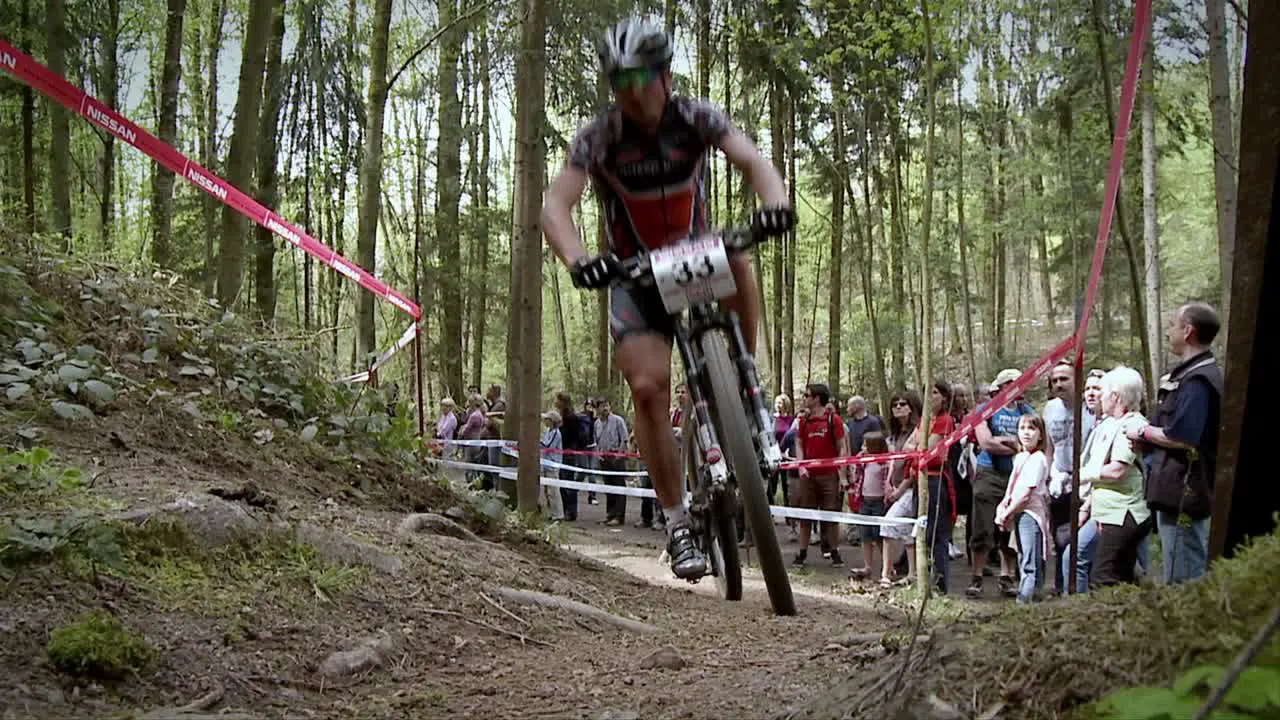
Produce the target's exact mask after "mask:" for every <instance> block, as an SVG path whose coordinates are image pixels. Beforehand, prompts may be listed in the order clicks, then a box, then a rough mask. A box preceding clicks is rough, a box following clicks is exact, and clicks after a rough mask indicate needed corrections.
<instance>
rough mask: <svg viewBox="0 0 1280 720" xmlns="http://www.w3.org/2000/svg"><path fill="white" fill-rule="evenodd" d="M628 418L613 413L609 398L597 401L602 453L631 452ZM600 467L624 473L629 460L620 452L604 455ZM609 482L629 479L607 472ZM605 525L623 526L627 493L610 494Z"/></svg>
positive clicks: (619, 483)
mask: <svg viewBox="0 0 1280 720" xmlns="http://www.w3.org/2000/svg"><path fill="white" fill-rule="evenodd" d="M628 437H629V434H628V431H627V421H626V420H623V419H622V416H621V415H614V414H613V407H612V406H611V405H610V404H609V400H608V399H606V398H598V399H597V400H596V450H598V451H599V452H601V453H625V452H626V451H627V439H628ZM600 469H601V470H607V471H610V472H622V471H625V470H626V469H627V466H626V459H625V458H623V457H619V456H616V455H613V456H610V455H601V456H600ZM602 477H603V478H604V483H605V484H606V485H614V486H617V487H626V484H627V481H626V478H625V477H624V476H622V475H604V476H602ZM604 506H605V524H606V525H610V526H616V525H622V524H623V523H625V522H626V520H627V518H626V515H627V496H626V495H617V494H613V493H610V494H609V497H607V498H605V504H604Z"/></svg>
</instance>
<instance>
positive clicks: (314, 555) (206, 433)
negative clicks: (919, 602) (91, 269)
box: [0, 415, 901, 718]
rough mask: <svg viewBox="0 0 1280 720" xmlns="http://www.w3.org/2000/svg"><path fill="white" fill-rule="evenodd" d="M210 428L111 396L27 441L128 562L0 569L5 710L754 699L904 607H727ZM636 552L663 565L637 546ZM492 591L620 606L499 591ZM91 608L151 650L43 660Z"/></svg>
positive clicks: (644, 705)
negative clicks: (111, 400)
mask: <svg viewBox="0 0 1280 720" xmlns="http://www.w3.org/2000/svg"><path fill="white" fill-rule="evenodd" d="M159 427H165V428H167V429H168V430H167V432H166V431H160V429H159ZM217 434H218V433H217V431H215V430H212V429H202V428H200V427H196V426H194V425H192V424H187V423H183V422H180V421H178V420H176V419H174V418H169V419H165V418H154V419H153V420H152V421H148V420H147V419H145V418H142V417H127V416H124V415H120V416H117V417H115V418H112V419H111V421H110V422H107V421H104V422H103V423H101V425H99V426H95V427H92V428H86V427H82V428H79V429H77V430H76V431H75V432H73V433H63V432H60V431H56V430H55V431H54V432H52V433H51V434H50V436H49V437H48V438H47V439H46V442H47V443H48V444H49V445H50V446H51V447H53V448H54V450H55V452H56V453H58V455H57V457H58V458H60V459H62V460H64V461H66V462H68V463H74V464H79V465H82V466H84V467H86V468H89V469H88V470H87V472H88V473H89V474H90V476H91V477H93V478H95V480H94V486H93V488H92V489H89V490H86V491H84V492H86V493H88V495H89V496H90V497H91V498H92V503H91V504H93V505H95V506H97V507H99V508H103V509H104V510H105V511H106V514H107V515H109V516H110V517H113V518H118V519H120V520H121V521H123V522H126V523H130V524H132V525H135V526H136V527H137V528H138V529H137V530H136V531H134V532H133V534H130V535H129V538H128V539H129V540H130V541H131V542H132V543H133V546H131V545H130V544H129V543H126V544H125V547H126V552H127V553H129V555H130V558H129V562H128V565H127V568H128V571H127V572H119V573H117V572H112V571H102V572H92V573H84V572H83V568H81V571H79V572H72V571H69V570H67V569H65V568H63V567H61V566H58V565H47V566H42V567H36V568H28V569H24V570H23V571H22V572H20V573H19V574H18V575H17V576H16V577H15V578H14V579H13V580H12V581H10V582H9V583H8V584H7V585H5V586H3V589H2V590H0V594H2V596H3V598H2V603H0V604H2V605H3V607H4V608H5V609H4V610H3V611H0V634H3V636H4V642H3V643H0V668H2V671H0V674H2V675H3V676H4V677H5V678H6V680H5V681H4V682H3V683H0V707H3V708H5V710H4V711H3V712H0V716H4V717H51V716H64V715H65V716H78V717H101V716H103V715H105V714H108V713H110V712H114V711H119V710H129V711H149V710H155V709H156V708H170V709H172V708H179V707H183V706H186V705H188V704H190V703H192V702H193V701H197V700H200V701H202V702H199V703H197V704H199V705H204V706H207V707H206V708H205V711H219V710H230V711H233V712H239V713H244V714H246V715H248V716H253V717H286V716H290V717H296V716H303V715H306V716H314V717H389V718H390V717H406V716H423V717H430V716H443V715H445V714H457V715H460V716H463V717H477V716H495V717H593V718H594V717H614V718H622V717H645V718H647V717H691V718H704V717H730V716H734V717H764V716H771V715H774V714H776V713H778V712H781V711H784V710H786V709H788V708H792V707H797V706H799V705H800V704H801V703H803V702H805V701H807V700H810V699H811V698H813V697H814V696H815V694H816V693H817V692H818V691H819V690H820V689H821V688H823V687H825V686H826V685H828V684H830V683H832V682H834V681H835V680H836V679H838V678H840V677H844V676H846V675H847V674H848V673H849V672H850V671H852V670H853V669H854V667H856V665H857V664H858V663H859V662H861V660H860V656H859V655H858V652H861V651H862V650H865V646H867V645H868V639H867V638H862V639H856V642H854V641H851V644H852V645H855V647H853V648H851V649H846V648H844V647H843V646H840V645H838V644H837V645H836V646H832V639H833V638H836V639H838V638H839V637H840V636H842V635H849V634H850V633H854V634H857V633H868V632H869V633H872V634H873V635H874V634H875V633H877V632H879V631H880V630H882V629H884V628H885V627H888V626H889V625H891V624H893V623H894V622H895V621H897V620H898V619H900V617H901V616H900V615H895V614H892V613H889V612H888V611H885V612H884V614H883V615H882V614H881V613H879V612H876V611H873V610H870V609H867V608H866V607H865V606H862V607H858V606H851V605H849V604H846V603H840V604H833V603H831V602H829V601H827V600H824V599H818V598H806V597H804V596H803V595H802V596H801V613H800V615H799V616H798V617H795V618H775V617H773V616H772V615H771V614H770V612H769V607H768V603H767V599H766V598H765V597H764V595H763V593H762V592H759V591H756V592H749V595H748V598H747V600H746V601H745V602H742V603H732V604H730V603H725V602H722V601H720V600H719V599H718V598H716V597H714V596H711V595H709V594H708V593H705V592H701V590H702V588H701V586H699V588H697V590H698V591H694V592H691V591H690V590H689V589H687V588H686V587H679V586H677V587H667V586H659V585H655V584H651V583H648V582H644V581H642V580H641V579H638V578H637V577H636V576H635V575H631V574H627V573H624V572H622V571H620V570H618V569H615V568H611V567H607V566H605V565H604V564H602V563H600V562H597V561H593V560H590V559H585V558H583V557H582V556H579V555H576V554H575V553H572V552H562V551H557V550H555V549H553V548H552V547H550V546H548V545H547V544H545V543H543V542H541V541H540V540H537V539H533V538H528V536H527V535H522V534H521V533H520V532H516V531H509V532H507V533H505V536H500V535H493V534H489V535H488V536H487V537H485V536H477V535H475V534H473V532H472V530H471V529H468V528H465V527H462V526H460V525H456V524H454V523H452V522H450V521H448V520H447V519H445V518H442V517H441V516H440V515H438V514H435V515H432V516H430V517H424V516H420V515H419V516H415V517H414V519H412V520H409V521H408V522H407V523H406V518H408V517H409V516H410V513H409V512H408V511H410V510H411V509H412V506H414V505H416V506H418V508H419V509H431V510H436V511H438V512H441V513H447V512H448V511H449V509H450V508H448V507H440V506H439V502H438V501H440V500H445V499H446V498H447V497H448V496H447V495H445V494H444V493H440V492H438V491H435V490H428V487H430V486H428V485H423V484H422V483H421V481H412V480H410V479H407V478H401V479H398V480H392V479H390V478H381V479H379V478H377V477H376V475H374V476H372V477H366V478H363V479H364V480H365V481H366V482H364V483H361V482H360V478H356V477H353V476H350V475H346V474H344V473H334V472H329V473H325V472H322V471H319V470H317V469H316V468H315V467H308V466H306V465H302V464H299V463H297V462H295V461H292V460H288V459H285V458H282V457H279V456H266V457H264V455H263V453H262V452H261V450H260V448H253V447H247V446H240V447H237V446H236V445H235V443H234V439H230V441H229V440H228V439H226V438H218V437H217ZM188 435H189V436H190V437H187V436H188ZM176 438H185V439H181V440H179V439H176ZM223 442H228V444H226V445H223V444H222V443H223ZM371 475H372V474H371ZM382 483H389V484H396V485H398V484H400V483H413V484H411V485H410V486H409V487H408V488H407V489H406V488H398V489H397V490H396V491H395V492H391V493H384V492H382V491H381V488H382ZM361 484H363V485H365V487H372V488H373V489H372V490H371V491H370V492H367V493H366V492H364V491H358V492H359V494H360V495H365V496H366V497H365V498H364V499H360V498H357V497H352V496H351V494H350V493H346V492H343V490H344V488H345V489H349V488H354V487H358V486H360V485H361ZM246 486H249V487H248V492H244V490H245V488H246ZM211 490H216V491H218V492H219V493H220V494H222V495H224V496H230V497H233V498H237V499H234V500H224V499H222V498H219V497H216V496H214V495H212V494H210V491H211ZM415 497H416V499H415ZM433 502H435V503H436V505H435V506H434V507H432V504H433ZM170 518H180V519H182V520H183V521H184V527H186V528H188V530H187V531H173V530H172V529H171V528H170V526H169V523H168V519H170ZM402 525H403V526H405V527H404V528H401V526H402ZM187 532H189V533H190V537H189V538H188V537H187V535H186V534H185V533H187ZM481 532H483V530H482V531H481ZM246 536H248V537H256V538H259V539H257V540H252V541H249V540H245V539H244V538H245V537H246ZM522 537H524V538H525V539H521V538H522ZM184 538H186V539H184ZM264 538H265V539H264ZM580 543H581V540H577V541H575V542H574V544H580ZM637 562H639V561H637ZM647 567H648V568H649V569H653V570H659V569H660V568H657V565H656V558H654V557H650V559H649V562H648V565H647ZM659 574H660V573H659ZM707 585H708V586H709V584H707ZM507 589H515V590H530V591H537V592H541V593H545V594H547V595H550V596H553V597H555V598H560V599H562V600H564V601H569V602H572V603H580V604H583V605H586V606H589V607H590V608H593V609H595V610H597V611H601V612H603V613H608V614H610V615H612V616H615V617H617V618H624V619H625V620H627V621H629V622H624V623H619V622H617V621H611V620H610V619H608V618H603V619H602V617H601V616H600V614H599V613H584V612H583V611H582V610H581V609H580V608H578V609H574V608H566V607H552V606H544V605H529V604H524V603H520V602H515V601H514V600H515V599H516V598H514V596H512V595H511V593H510V592H509V591H508V590H507ZM91 609H106V610H107V611H109V612H110V613H111V614H113V615H114V616H116V617H118V618H119V619H120V620H121V621H122V622H123V624H124V625H125V626H127V627H130V628H133V629H135V630H136V631H137V632H139V633H140V634H141V636H142V637H143V638H144V639H145V640H146V642H147V643H148V644H149V645H150V646H151V647H153V648H155V650H156V657H155V660H154V661H153V662H151V663H149V664H148V665H147V667H145V668H144V669H142V670H141V671H140V672H138V673H137V674H134V675H130V676H128V677H126V678H125V679H123V680H120V681H116V682H104V681H96V680H84V679H80V680H77V679H73V678H70V677H68V676H66V675H63V674H61V673H59V672H57V671H55V670H54V669H52V668H51V667H50V666H49V663H48V660H47V657H46V645H47V641H48V635H49V633H50V631H52V630H53V629H55V628H57V627H60V626H63V625H66V624H67V623H70V622H72V621H73V620H75V618H77V617H79V616H80V615H81V614H82V613H84V612H85V611H88V610H91ZM637 623H643V624H647V625H650V626H652V628H653V631H649V630H646V629H643V628H642V627H641V626H639V625H638V624H637ZM870 644H871V645H875V643H874V642H872V643H870ZM210 693H213V694H210Z"/></svg>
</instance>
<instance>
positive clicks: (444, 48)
mask: <svg viewBox="0 0 1280 720" xmlns="http://www.w3.org/2000/svg"><path fill="white" fill-rule="evenodd" d="M438 7H439V12H440V26H441V27H448V26H449V25H450V24H452V23H454V20H455V18H456V17H457V9H458V5H457V0H440V2H439V3H438ZM464 38H465V31H464V30H463V29H462V28H460V27H456V26H455V27H451V28H449V29H448V30H445V31H444V33H443V34H442V35H441V36H440V46H439V60H438V65H437V71H436V77H437V81H438V84H439V90H440V125H439V131H440V135H439V140H438V142H437V145H436V160H437V161H436V242H437V244H438V246H439V248H440V276H439V283H440V304H441V307H442V308H444V313H443V316H442V318H441V320H442V327H441V335H440V341H441V342H440V368H441V371H442V374H443V377H442V380H443V381H444V384H445V387H447V388H448V389H449V391H450V392H461V391H462V312H461V311H460V308H461V307H462V298H463V295H462V287H461V284H460V280H461V278H462V267H461V258H460V256H459V245H460V244H461V243H460V242H459V237H460V236H459V228H458V201H459V198H460V197H461V194H462V192H461V185H460V177H461V174H462V160H461V152H462V104H461V101H460V100H459V98H458V56H459V54H460V53H461V48H462V42H463V40H464ZM540 264H541V263H539V265H540Z"/></svg>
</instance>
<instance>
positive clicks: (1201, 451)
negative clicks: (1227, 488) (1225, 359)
mask: <svg viewBox="0 0 1280 720" xmlns="http://www.w3.org/2000/svg"><path fill="white" fill-rule="evenodd" d="M1220 327H1221V322H1220V321H1219V320H1218V314H1217V313H1216V312H1214V310H1213V308H1211V307H1209V306H1208V305H1207V304H1205V303H1202V302H1191V303H1187V304H1186V305H1183V306H1182V307H1180V308H1178V309H1177V311H1175V312H1174V313H1173V316H1172V317H1170V318H1169V329H1168V337H1169V349H1170V351H1172V353H1173V354H1174V355H1175V356H1177V358H1178V364H1177V365H1176V366H1175V367H1174V368H1173V371H1172V372H1170V373H1169V374H1168V375H1165V376H1164V377H1163V378H1161V379H1160V391H1159V393H1158V395H1157V407H1156V412H1155V417H1154V418H1153V419H1152V421H1151V423H1150V424H1147V425H1137V426H1134V427H1129V428H1126V430H1125V434H1126V435H1128V437H1129V438H1130V439H1131V440H1137V441H1141V442H1142V443H1144V444H1145V446H1146V447H1145V451H1146V452H1147V453H1148V459H1149V460H1150V463H1151V465H1150V467H1151V472H1150V476H1149V477H1148V478H1147V490H1146V495H1147V505H1148V506H1149V507H1150V508H1151V509H1152V510H1153V511H1155V513H1156V526H1157V527H1158V528H1159V531H1160V545H1161V550H1162V554H1163V558H1162V559H1163V563H1162V565H1163V575H1164V581H1165V582H1166V583H1180V582H1185V581H1187V580H1192V579H1194V578H1197V577H1200V576H1201V575H1203V574H1204V572H1205V567H1206V565H1207V564H1208V556H1209V517H1210V515H1211V514H1212V511H1213V507H1212V500H1213V480H1214V472H1215V471H1216V470H1217V459H1218V425H1219V423H1220V422H1221V413H1222V369H1221V368H1220V367H1219V366H1218V360H1217V358H1215V357H1214V356H1213V351H1211V350H1210V349H1209V344H1210V343H1212V342H1213V339H1214V337H1216V336H1217V334H1218V329H1219V328H1220Z"/></svg>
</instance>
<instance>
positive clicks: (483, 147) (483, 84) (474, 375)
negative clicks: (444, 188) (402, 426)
mask: <svg viewBox="0 0 1280 720" xmlns="http://www.w3.org/2000/svg"><path fill="white" fill-rule="evenodd" d="M476 41H477V42H478V43H479V45H478V47H477V48H476V51H477V52H478V53H479V54H480V167H479V168H478V169H477V171H476V177H477V178H478V179H479V185H480V189H479V192H478V196H479V199H480V227H479V237H478V238H477V240H478V241H479V244H480V247H479V249H478V255H479V258H478V260H477V263H476V264H477V268H476V277H478V278H480V281H481V283H485V282H487V280H488V277H489V243H490V242H491V240H492V238H490V236H489V216H490V208H489V122H490V119H489V97H490V95H491V94H492V92H491V89H492V88H491V85H490V81H489V63H490V58H489V21H488V19H487V18H484V17H483V16H482V18H481V20H480V28H479V30H478V32H477V33H476ZM488 317H489V313H488V309H487V308H485V307H484V304H483V303H477V307H476V310H475V320H474V321H473V324H472V327H474V328H475V343H474V344H473V346H472V361H471V384H472V385H475V386H476V387H480V386H481V382H482V380H483V378H482V376H483V375H484V340H485V338H484V335H485V328H486V325H487V322H486V321H487V319H488ZM461 390H462V389H459V392H461Z"/></svg>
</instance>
